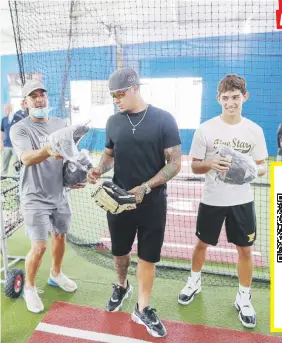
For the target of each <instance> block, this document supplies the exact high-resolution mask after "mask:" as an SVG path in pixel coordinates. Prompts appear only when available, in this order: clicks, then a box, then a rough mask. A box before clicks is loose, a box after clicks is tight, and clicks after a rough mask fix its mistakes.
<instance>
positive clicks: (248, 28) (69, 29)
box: [10, 0, 282, 285]
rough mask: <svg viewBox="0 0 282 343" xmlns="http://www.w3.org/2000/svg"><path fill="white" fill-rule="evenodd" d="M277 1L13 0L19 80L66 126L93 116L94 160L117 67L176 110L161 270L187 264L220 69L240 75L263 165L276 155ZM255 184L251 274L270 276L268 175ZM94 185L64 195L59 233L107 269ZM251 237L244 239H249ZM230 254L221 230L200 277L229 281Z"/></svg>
mask: <svg viewBox="0 0 282 343" xmlns="http://www.w3.org/2000/svg"><path fill="white" fill-rule="evenodd" d="M277 7H278V4H277V1H274V0H226V1H224V3H222V2H220V1H219V0H215V1H204V0H200V1H199V0H191V1H186V0H142V1H141V0H127V1H123V0H119V1H118V0H117V1H115V0H93V1H48V0H45V1H36V2H35V1H10V9H11V16H12V21H13V27H14V33H15V41H16V46H17V52H18V54H17V56H18V62H19V68H20V76H21V80H22V82H24V81H25V80H26V79H28V78H39V79H41V80H42V81H43V82H44V84H45V85H46V87H47V89H48V94H49V101H50V106H51V107H52V109H53V110H52V112H51V113H52V114H51V115H54V116H59V117H61V118H64V119H66V120H67V121H68V123H72V124H76V123H81V122H85V121H87V120H91V123H90V125H91V130H90V132H89V133H88V134H87V136H86V137H85V138H84V139H83V140H82V141H81V143H80V148H85V149H88V150H89V151H91V153H92V156H93V160H94V161H95V162H97V161H98V160H99V158H100V156H101V154H102V151H103V149H104V143H105V125H106V122H107V119H108V117H109V116H110V115H112V114H113V113H114V112H115V108H114V104H113V101H112V99H111V97H110V95H109V92H108V87H107V81H108V78H109V75H110V74H111V73H112V72H113V71H114V70H116V69H117V68H119V67H122V66H124V67H126V66H128V67H132V68H134V69H136V71H138V72H139V74H140V77H141V82H142V84H143V86H141V93H142V95H143V97H144V99H145V100H146V102H148V103H152V104H153V105H155V106H157V107H160V108H162V109H165V110H167V111H169V112H171V113H172V114H173V115H174V116H175V118H176V121H177V123H178V126H179V130H180V135H181V139H182V152H183V156H182V170H181V172H180V174H179V175H178V176H177V177H176V178H175V179H173V180H172V181H170V182H169V183H168V217H167V227H166V233H165V240H164V245H163V249H162V260H161V262H160V263H158V268H157V270H158V275H161V276H164V277H174V278H175V277H176V275H178V276H177V277H181V278H186V277H187V273H185V272H183V270H184V271H185V270H189V269H190V263H191V256H192V249H193V245H194V243H195V242H196V237H195V224H196V218H197V210H198V205H199V202H200V197H201V193H202V189H203V184H204V175H200V176H199V175H194V174H193V173H192V171H191V159H190V157H189V149H190V146H191V141H192V137H193V134H194V132H195V129H196V128H197V127H198V126H199V124H200V123H202V122H204V121H206V120H208V119H210V118H212V117H214V116H216V115H218V114H220V111H221V107H220V106H219V104H218V103H217V100H216V96H217V84H218V82H219V80H220V79H222V78H223V77H224V76H225V75H226V74H230V73H236V74H239V75H241V76H243V77H244V78H245V79H246V81H247V89H248V91H249V92H250V98H249V100H248V101H247V102H246V103H245V104H244V108H243V114H244V116H246V117H247V118H249V119H251V120H253V121H254V122H255V123H257V124H259V125H260V126H261V127H262V128H263V131H264V134H265V137H266V140H267V146H268V152H269V155H270V156H271V157H270V158H269V161H271V160H272V159H274V158H275V157H276V151H277V142H276V130H277V127H278V124H279V122H280V121H281V107H282V101H281V89H282V77H281V69H282V68H281V67H282V65H281V64H282V58H281V54H282V36H281V33H279V31H277V30H276V23H275V10H276V9H277ZM218 144H227V142H218ZM230 144H231V146H232V147H233V148H235V149H237V150H239V151H242V152H247V151H248V149H249V148H250V147H249V146H248V144H246V143H245V142H243V141H240V140H238V139H236V138H234V139H233V140H232V141H231V142H230ZM128 149H130V146H129V147H128ZM140 163H142V161H140ZM94 164H95V163H94ZM104 177H105V178H110V177H111V173H108V174H106V175H105V176H104ZM252 189H253V192H254V196H255V207H256V211H257V237H256V241H255V244H254V247H253V251H252V254H253V260H254V278H255V280H257V281H263V282H264V283H268V282H269V263H270V262H269V261H270V260H269V236H270V231H269V174H267V175H266V176H264V177H261V178H257V179H256V181H255V182H254V183H253V184H252ZM91 190H92V186H91V185H87V187H86V188H85V189H83V190H72V191H71V192H70V193H69V198H70V202H71V206H72V211H73V222H72V228H71V232H70V234H69V236H68V240H69V242H71V243H72V245H73V247H74V248H75V249H76V250H77V251H78V252H79V254H81V255H83V256H85V257H86V258H88V259H89V260H91V261H94V263H99V264H102V265H103V266H111V267H112V266H113V263H112V262H113V261H112V258H111V253H110V249H111V242H110V236H109V232H108V227H107V222H106V214H105V212H104V211H103V210H101V209H100V208H98V207H97V206H96V205H95V204H93V202H92V200H91ZM211 225H212V223H211ZM254 239H255V237H252V236H251V235H250V241H251V240H254ZM134 254H136V243H135V244H134V246H133V255H134ZM237 259H238V254H237V250H236V247H235V246H234V245H231V244H229V243H227V239H226V234H225V230H224V228H223V230H222V233H221V236H220V239H219V243H218V245H217V246H214V247H209V248H208V253H207V262H206V264H205V269H204V271H205V272H206V273H205V275H206V276H205V277H207V278H209V279H210V280H211V281H210V282H213V280H214V279H215V278H214V277H212V275H217V277H216V280H220V283H232V280H233V279H235V278H233V277H235V276H236V275H237V271H236V263H237ZM136 260H137V259H136V258H133V261H136ZM133 270H134V263H133V265H132V271H133ZM179 271H180V272H179ZM210 275H211V277H209V276H210ZM263 282H261V283H258V284H259V285H263V284H264V283H263Z"/></svg>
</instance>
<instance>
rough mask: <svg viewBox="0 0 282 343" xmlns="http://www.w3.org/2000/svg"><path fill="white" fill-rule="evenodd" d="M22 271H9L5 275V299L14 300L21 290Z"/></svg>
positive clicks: (22, 283) (22, 281)
mask: <svg viewBox="0 0 282 343" xmlns="http://www.w3.org/2000/svg"><path fill="white" fill-rule="evenodd" d="M23 286H24V271H23V270H22V269H11V270H9V271H8V273H7V278H6V282H5V288H4V292H5V295H6V297H8V298H12V299H16V298H18V297H19V296H20V295H21V293H22V290H23Z"/></svg>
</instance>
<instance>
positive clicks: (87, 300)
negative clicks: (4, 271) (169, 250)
mask: <svg viewBox="0 0 282 343" xmlns="http://www.w3.org/2000/svg"><path fill="white" fill-rule="evenodd" d="M8 243H9V244H8V245H9V254H17V255H25V254H26V252H27V251H28V248H29V241H28V239H27V238H26V237H25V236H24V232H23V229H20V230H19V231H17V232H16V233H15V234H14V235H13V236H12V237H11V238H9V240H8ZM19 267H23V263H19ZM49 267H50V253H49V251H48V252H47V253H46V255H45V256H44V259H43V263H42V266H41V269H40V271H39V275H38V279H37V287H38V288H39V289H41V290H43V291H44V293H43V294H41V297H42V300H43V303H44V305H45V310H46V311H47V310H48V309H49V308H50V306H51V305H52V303H53V302H54V301H67V302H70V303H73V304H77V305H85V306H91V307H95V308H104V306H105V303H106V301H107V299H108V297H109V296H110V294H111V291H112V289H111V283H112V282H115V280H116V279H115V273H114V271H112V270H109V269H106V268H103V267H99V266H96V265H94V264H92V263H90V262H87V261H86V260H85V259H83V258H82V257H80V256H78V255H77V253H76V252H75V251H74V250H73V249H72V248H71V247H70V246H68V247H67V251H66V255H65V260H64V272H65V273H66V274H67V275H69V276H70V277H71V278H73V279H74V280H76V282H77V284H78V290H77V291H76V292H75V293H74V294H69V293H65V292H64V291H62V290H60V289H57V288H53V287H50V286H48V285H47V278H48V273H49ZM130 282H131V283H132V285H133V287H134V292H133V296H132V298H130V299H128V300H126V301H125V303H124V308H123V311H126V312H131V311H132V310H133V307H134V304H135V301H136V281H135V277H134V276H132V275H131V276H130ZM182 287H183V280H180V281H177V280H171V279H162V278H157V279H156V281H155V285H154V290H153V294H152V298H151V305H152V306H153V307H156V308H157V310H158V313H159V315H160V316H161V317H162V318H166V319H171V320H177V321H184V322H187V323H193V324H204V325H209V326H215V327H221V328H229V329H235V330H247V329H244V328H243V327H242V326H241V324H240V322H239V321H238V318H237V312H236V310H235V309H234V306H233V302H234V298H235V295H236V291H237V289H236V288H235V287H226V286H217V287H215V286H205V285H203V287H202V290H203V291H202V293H200V294H199V295H198V296H197V297H196V298H195V300H194V302H193V303H191V304H190V305H189V307H185V306H181V305H179V304H178V303H177V294H178V292H179V290H180V289H181V288H182ZM253 304H254V307H255V309H256V312H257V317H258V318H257V327H256V328H255V329H254V330H253V331H255V332H259V333H264V334H269V333H270V332H269V291H268V289H265V288H264V289H257V288H256V289H254V290H253ZM1 314H2V316H1V317H2V318H1V322H2V335H1V336H2V340H1V342H2V343H24V342H26V341H27V339H28V338H29V337H30V336H31V334H32V332H33V330H34V329H35V328H36V326H37V325H38V323H39V322H40V320H41V319H42V318H43V316H44V314H45V313H42V314H32V313H30V312H28V311H27V310H26V307H25V302H24V300H23V299H18V300H15V301H14V300H11V299H7V298H5V296H4V294H3V291H2V292H1Z"/></svg>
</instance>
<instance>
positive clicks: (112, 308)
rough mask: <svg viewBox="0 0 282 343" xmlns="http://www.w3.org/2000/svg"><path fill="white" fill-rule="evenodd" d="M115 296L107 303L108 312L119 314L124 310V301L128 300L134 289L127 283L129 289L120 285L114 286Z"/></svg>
mask: <svg viewBox="0 0 282 343" xmlns="http://www.w3.org/2000/svg"><path fill="white" fill-rule="evenodd" d="M113 289H114V290H113V294H112V296H111V297H110V300H109V301H108V303H107V306H106V310H107V311H108V312H117V311H119V310H120V309H121V308H122V303H123V300H124V299H126V298H128V297H129V295H130V294H131V292H132V287H131V285H130V284H129V283H128V281H127V287H126V288H123V287H121V286H120V285H113Z"/></svg>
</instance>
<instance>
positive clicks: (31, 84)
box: [22, 80, 47, 97]
mask: <svg viewBox="0 0 282 343" xmlns="http://www.w3.org/2000/svg"><path fill="white" fill-rule="evenodd" d="M36 89H43V90H44V91H45V92H47V89H46V88H45V86H44V85H43V83H41V82H40V81H38V80H27V81H26V83H25V84H24V86H23V88H22V94H23V96H24V97H26V96H28V95H29V94H30V93H32V92H33V91H35V90H36Z"/></svg>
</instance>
